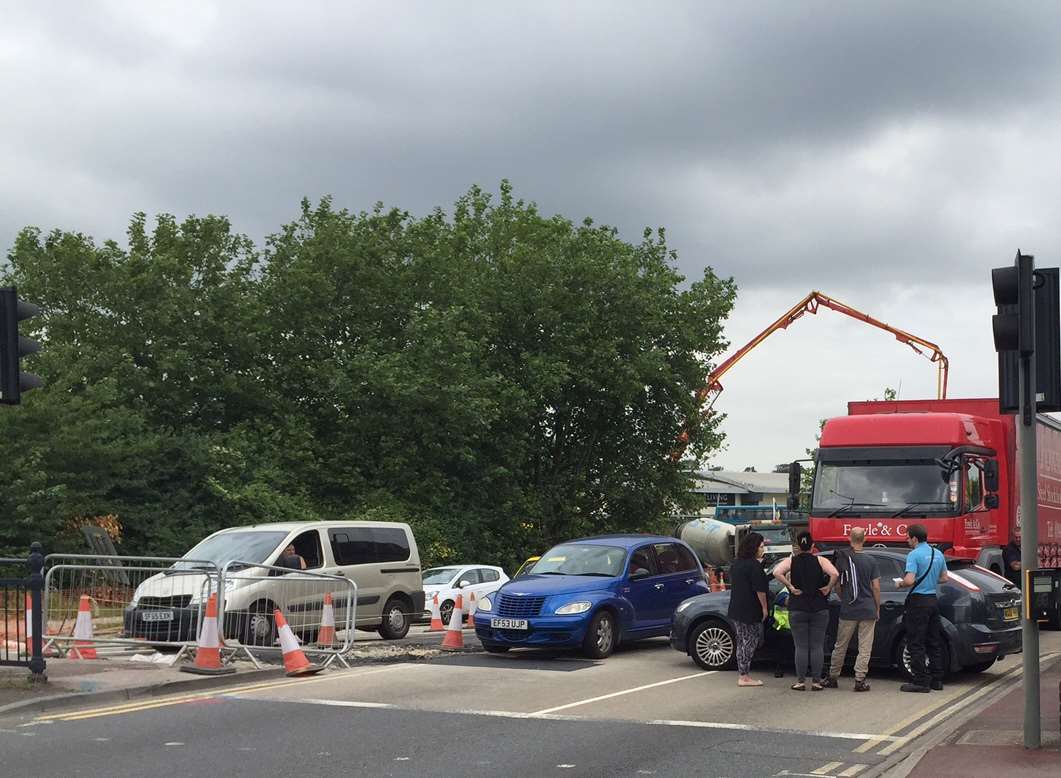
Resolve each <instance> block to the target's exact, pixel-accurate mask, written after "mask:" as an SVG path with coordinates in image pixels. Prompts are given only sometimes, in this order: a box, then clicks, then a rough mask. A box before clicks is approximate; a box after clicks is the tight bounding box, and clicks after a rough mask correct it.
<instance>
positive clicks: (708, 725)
mask: <svg viewBox="0 0 1061 778" xmlns="http://www.w3.org/2000/svg"><path fill="white" fill-rule="evenodd" d="M653 685H655V684H653ZM219 696H222V697H225V698H227V699H231V700H243V701H251V702H283V703H288V702H291V703H304V704H310V705H331V706H335V707H340V708H375V709H384V710H400V711H405V712H412V713H429V714H440V715H451V716H453V715H456V716H487V717H491V718H500V719H537V720H543V721H578V722H607V723H609V724H638V725H641V726H655V727H692V728H698V729H726V730H736V731H739V732H756V733H763V734H774V735H803V736H807V735H809V736H811V737H823V738H834V739H836V740H865V741H873V742H878V743H883V742H891V741H894V742H899V743H905V742H906V741H907V740H908V739H909V738H907V737H904V736H898V735H878V734H874V733H867V732H830V731H827V730H818V731H813V732H811V731H807V730H802V729H782V728H778V727H763V726H759V725H755V724H733V723H730V722H728V721H682V720H678V719H650V720H643V719H615V718H591V717H588V716H574V715H563V714H556V713H542V712H540V711H537V712H535V713H524V712H521V711H511V710H438V709H434V708H405V707H401V706H399V705H393V704H391V703H385V702H366V701H361V700H323V699H308V698H307V699H290V698H286V697H262V696H261V695H257V694H256V695H254V696H253V697H252V696H250V695H249V694H222V695H219Z"/></svg>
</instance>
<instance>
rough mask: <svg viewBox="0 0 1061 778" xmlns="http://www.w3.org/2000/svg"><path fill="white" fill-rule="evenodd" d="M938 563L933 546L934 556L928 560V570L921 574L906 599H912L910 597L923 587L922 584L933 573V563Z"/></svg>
mask: <svg viewBox="0 0 1061 778" xmlns="http://www.w3.org/2000/svg"><path fill="white" fill-rule="evenodd" d="M935 561H936V549H935V547H934V546H933V548H932V555H931V556H930V557H929V558H928V569H927V570H925V572H923V573H921V575H920V577H919V578H918V579H917V580H916V581H914V585H913V586H911V587H910V591H909V592H907V594H906V599H910V595H911V594H913V593H914V590H915V589H917V587H918V586H920V585H921V582H922V581H924V580H925V578H927V577H928V574H929V573H931V572H932V563H933V562H935Z"/></svg>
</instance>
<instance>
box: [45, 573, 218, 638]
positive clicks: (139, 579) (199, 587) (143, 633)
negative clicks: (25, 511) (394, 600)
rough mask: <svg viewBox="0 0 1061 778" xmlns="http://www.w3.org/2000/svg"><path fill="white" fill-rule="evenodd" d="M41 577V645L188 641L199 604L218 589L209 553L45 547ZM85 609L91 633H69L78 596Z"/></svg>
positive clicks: (194, 634) (200, 613) (198, 618)
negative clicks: (55, 550) (199, 556)
mask: <svg viewBox="0 0 1061 778" xmlns="http://www.w3.org/2000/svg"><path fill="white" fill-rule="evenodd" d="M46 562H47V564H48V565H49V567H48V571H47V573H46V575H45V578H44V615H45V641H46V648H54V649H57V650H60V651H67V652H68V651H69V650H70V648H71V646H72V645H73V644H74V643H75V641H77V642H79V643H85V644H93V645H135V646H147V647H176V648H177V649H178V652H177V657H176V658H178V659H179V658H180V657H181V655H183V654H184V653H185V652H186V650H187V649H188V648H191V647H194V646H195V642H196V639H197V637H198V635H199V627H200V625H201V624H202V618H203V610H204V607H205V603H206V601H207V599H208V598H209V596H210V595H211V594H212V593H215V592H218V591H219V586H220V580H221V571H220V570H219V569H218V566H217V565H216V564H215V563H214V562H211V561H210V560H194V559H180V558H177V557H138V556H101V555H99V554H51V555H49V556H48V557H47V559H46ZM84 597H87V598H88V604H89V607H90V609H91V612H92V632H93V634H92V637H91V638H85V637H84V636H81V637H78V636H76V635H75V625H76V623H77V615H78V611H79V608H80V607H81V602H82V598H84Z"/></svg>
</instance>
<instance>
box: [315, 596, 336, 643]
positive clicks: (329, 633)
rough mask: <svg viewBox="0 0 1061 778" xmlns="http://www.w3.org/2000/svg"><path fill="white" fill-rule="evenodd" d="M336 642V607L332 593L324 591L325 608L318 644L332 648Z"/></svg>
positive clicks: (318, 634)
mask: <svg viewBox="0 0 1061 778" xmlns="http://www.w3.org/2000/svg"><path fill="white" fill-rule="evenodd" d="M334 644H335V608H334V607H333V606H332V593H331V592H325V593H324V610H323V611H321V628H320V631H319V632H318V633H317V645H318V646H324V647H326V648H331V647H332V646H333V645H334Z"/></svg>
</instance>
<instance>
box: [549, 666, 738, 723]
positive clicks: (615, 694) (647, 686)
mask: <svg viewBox="0 0 1061 778" xmlns="http://www.w3.org/2000/svg"><path fill="white" fill-rule="evenodd" d="M717 672H718V671H717V670H707V671H706V672H701V673H693V674H692V675H683V676H680V677H678V678H671V679H669V680H666V681H657V682H656V683H646V684H645V685H644V686H635V687H634V688H632V689H623V690H622V691H618V692H612V693H611V694H602V695H600V696H599V697H589V698H588V699H585V700H579V701H578V702H569V703H567V704H566V705H557V706H556V707H555V708H544V709H543V710H536V711H534V713H532V714H530V715H531V716H543V715H545V714H546V713H555V712H556V711H558V710H567V709H568V708H577V707H579V706H580V705H589V704H590V703H591V702H600V701H601V700H610V699H612V698H613V697H622V696H623V695H624V694H634V693H635V692H641V691H644V690H645V689H655V688H656V687H658V686H666V685H667V684H672V683H679V682H681V681H688V680H690V679H691V678H706V677H707V676H709V675H714V674H715V673H717Z"/></svg>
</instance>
